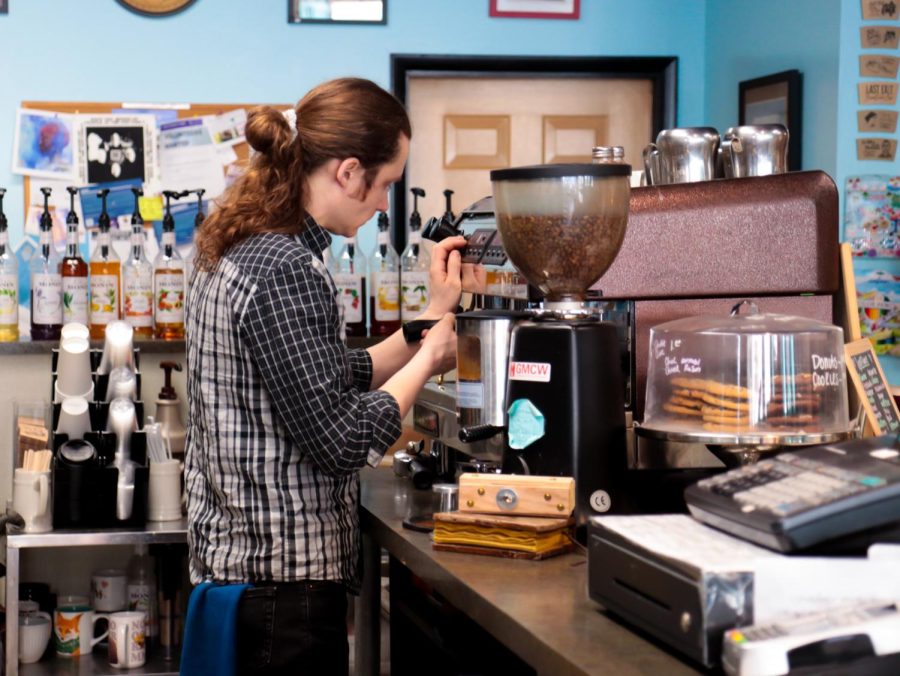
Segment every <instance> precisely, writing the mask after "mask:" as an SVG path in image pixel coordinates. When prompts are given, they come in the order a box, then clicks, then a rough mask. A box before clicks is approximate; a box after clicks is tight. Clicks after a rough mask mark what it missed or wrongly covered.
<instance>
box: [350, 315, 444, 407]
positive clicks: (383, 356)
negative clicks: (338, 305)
mask: <svg viewBox="0 0 900 676" xmlns="http://www.w3.org/2000/svg"><path fill="white" fill-rule="evenodd" d="M416 319H440V316H432V314H429V312H428V311H426V312H425V313H423V314H422V315H420V316H419V317H416ZM419 345H421V343H420V342H418V341H417V342H415V343H407V342H406V339H404V338H403V331H402V330H401V331H394V333H392V334H391V335H390V336H388V337H387V338H385V339H384V340H382V341H381V342H380V343H378V344H376V345H373V346H372V347H369V348H366V349H367V350H368V352H369V356H370V357H372V384H371V385H370V386H369V389H371V390H377V389H379V388H380V387H381V386H382V385H384V383H386V382H387V380H388V378H390V377H391V376H392V375H394V374H395V373H397V371H399V370H400V369H401V368H403V367H404V366H406V364H407V362H409V360H410V359H412V357H413V355H415V354H416V353H417V352H418V351H419ZM423 382H424V381H423Z"/></svg>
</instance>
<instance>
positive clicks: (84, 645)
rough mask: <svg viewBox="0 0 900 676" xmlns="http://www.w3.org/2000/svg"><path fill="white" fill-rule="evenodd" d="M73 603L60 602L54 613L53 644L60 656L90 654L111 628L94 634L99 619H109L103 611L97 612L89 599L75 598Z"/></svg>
mask: <svg viewBox="0 0 900 676" xmlns="http://www.w3.org/2000/svg"><path fill="white" fill-rule="evenodd" d="M75 598H76V597H73V600H72V602H71V603H69V602H67V603H65V604H64V603H60V605H59V606H57V608H56V612H55V613H54V614H53V644H54V646H55V648H56V654H57V655H59V656H60V657H78V656H79V655H90V654H91V651H92V650H93V649H94V646H95V645H97V644H98V643H100V641H102V640H103V639H105V638H106V637H107V635H108V634H109V630H107V631H105V632H103V633H102V634H101V635H100V636H94V625H95V624H96V623H97V620H101V619H103V620H105V619H108V618H109V616H108V615H105V614H103V613H95V612H94V609H93V608H91V607H90V606H89V605H88V603H87V599H86V598H85V599H83V601H82V600H78V601H76V600H75Z"/></svg>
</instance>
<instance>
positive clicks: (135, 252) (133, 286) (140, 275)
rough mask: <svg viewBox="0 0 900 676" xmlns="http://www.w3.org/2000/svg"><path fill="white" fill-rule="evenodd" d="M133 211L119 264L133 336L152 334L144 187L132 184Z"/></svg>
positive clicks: (150, 265)
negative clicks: (127, 245)
mask: <svg viewBox="0 0 900 676" xmlns="http://www.w3.org/2000/svg"><path fill="white" fill-rule="evenodd" d="M131 192H132V193H134V213H133V214H131V253H130V254H129V255H128V260H127V261H125V264H124V266H123V267H122V299H123V303H124V307H123V315H124V317H123V318H124V319H125V321H126V322H128V324H130V325H131V327H132V328H133V329H134V335H135V337H136V338H152V337H153V265H152V264H151V263H150V261H148V260H147V256H146V255H145V254H144V238H145V235H144V219H143V217H142V216H141V210H140V199H141V196H142V195H143V194H144V191H143V190H141V189H140V188H132V189H131Z"/></svg>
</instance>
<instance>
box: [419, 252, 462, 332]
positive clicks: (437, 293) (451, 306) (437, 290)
mask: <svg viewBox="0 0 900 676" xmlns="http://www.w3.org/2000/svg"><path fill="white" fill-rule="evenodd" d="M465 245H466V238H465V237H462V236H456V237H448V238H447V239H443V240H441V241H440V242H438V243H437V244H435V245H434V246H433V247H432V249H431V270H430V272H429V277H430V282H431V285H430V290H429V295H430V299H429V302H428V307H427V308H426V310H425V313H424V314H423V315H422V318H423V319H437V318H438V317H442V316H443V315H444V314H445V313H447V312H453V311H455V310H456V308H457V306H458V305H459V297H460V294H461V293H462V274H461V269H462V262H461V257H460V253H459V249H461V248H463V247H464V246H465Z"/></svg>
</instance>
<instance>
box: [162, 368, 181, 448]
mask: <svg viewBox="0 0 900 676" xmlns="http://www.w3.org/2000/svg"><path fill="white" fill-rule="evenodd" d="M159 367H160V368H161V369H163V371H165V372H166V376H165V384H164V385H163V387H162V389H161V390H160V391H159V398H158V399H157V400H156V421H157V422H159V423H160V424H161V425H162V431H163V435H164V436H165V437H166V438H167V439H168V440H169V447H170V448H171V449H172V457H173V458H177V459H178V460H184V435H185V430H184V425H183V424H182V422H181V415H180V414H179V412H178V407H179V402H178V395H177V394H176V393H175V388H174V387H172V369H175V370H176V371H179V372H180V371H181V364H178V363H176V362H174V361H163V362H160V363H159Z"/></svg>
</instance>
